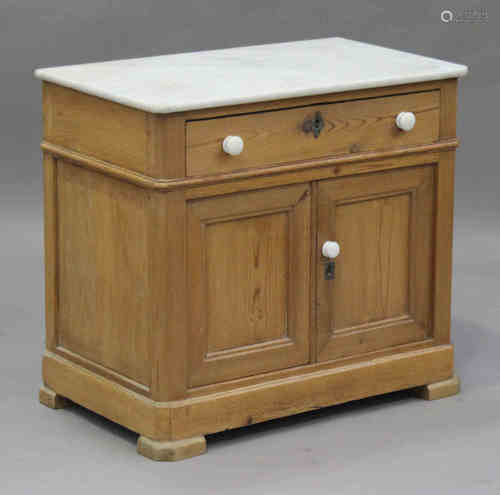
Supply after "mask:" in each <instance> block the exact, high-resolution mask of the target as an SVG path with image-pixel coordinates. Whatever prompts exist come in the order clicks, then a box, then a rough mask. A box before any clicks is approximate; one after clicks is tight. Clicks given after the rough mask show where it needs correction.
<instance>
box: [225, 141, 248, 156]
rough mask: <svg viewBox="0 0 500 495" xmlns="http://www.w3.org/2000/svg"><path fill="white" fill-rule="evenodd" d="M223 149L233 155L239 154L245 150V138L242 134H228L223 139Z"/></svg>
mask: <svg viewBox="0 0 500 495" xmlns="http://www.w3.org/2000/svg"><path fill="white" fill-rule="evenodd" d="M222 149H223V150H224V151H225V152H226V153H227V154H228V155H232V156H237V155H239V154H241V152H242V151H243V139H241V138H240V136H226V137H225V138H224V141H222Z"/></svg>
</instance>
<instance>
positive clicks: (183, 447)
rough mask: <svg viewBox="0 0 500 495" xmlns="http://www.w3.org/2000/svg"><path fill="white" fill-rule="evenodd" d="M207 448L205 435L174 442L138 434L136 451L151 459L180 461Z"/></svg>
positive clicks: (201, 452) (199, 453)
mask: <svg viewBox="0 0 500 495" xmlns="http://www.w3.org/2000/svg"><path fill="white" fill-rule="evenodd" d="M206 450H207V442H206V441H205V437H203V436H198V437H193V438H186V439H183V440H177V441H174V442H169V441H158V440H151V439H150V438H147V437H143V436H140V437H139V440H137V452H138V453H139V454H141V455H143V456H144V457H148V458H149V459H152V460H153V461H170V462H172V461H181V460H183V459H188V458H190V457H195V456H198V455H201V454H203V453H204V452H205V451H206Z"/></svg>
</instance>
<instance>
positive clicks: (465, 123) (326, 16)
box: [0, 0, 500, 494]
mask: <svg viewBox="0 0 500 495" xmlns="http://www.w3.org/2000/svg"><path fill="white" fill-rule="evenodd" d="M471 8H476V9H480V8H482V9H486V10H487V14H488V21H487V22H481V23H461V24H445V23H443V22H441V20H440V12H441V11H442V10H443V9H451V10H453V11H454V12H455V13H458V14H460V13H463V11H464V9H471ZM499 19H500V13H499V6H498V2H493V1H489V2H476V1H473V0H468V1H456V0H455V1H453V2H451V0H446V1H445V0H443V1H440V2H430V1H419V2H404V1H401V0H398V1H385V2H383V1H381V0H377V1H372V2H370V3H367V2H362V1H359V0H351V1H349V2H334V1H333V0H321V1H320V0H300V1H297V0H295V1H276V0H265V1H263V0H253V1H247V2H242V1H240V2H238V1H235V0H232V1H231V0H212V1H201V0H200V1H192V0H184V1H182V2H167V1H162V2H160V1H151V0H122V1H120V0H107V1H104V0H100V1H99V0H85V1H68V0H57V1H56V0H2V2H1V3H0V61H1V64H0V73H1V74H0V109H1V118H0V151H1V155H0V156H1V160H2V161H1V167H0V225H1V231H0V232H1V239H0V246H1V247H0V430H1V441H2V448H1V451H2V461H1V463H0V490H1V491H2V493H8V494H10V493H29V494H31V493H35V491H36V492H37V493H44V492H47V493H49V492H50V493H59V492H61V493H62V492H63V491H64V492H66V491H67V490H68V485H69V486H70V488H69V489H71V491H72V492H73V493H75V494H78V493H88V492H89V491H92V490H94V491H95V490H97V493H99V492H101V491H104V490H116V491H118V490H119V491H120V493H122V494H125V493H137V492H140V491H141V492H142V491H147V492H148V493H160V492H167V491H172V490H176V492H179V493H189V492H191V491H193V492H194V491H195V490H196V491H201V492H203V493H218V494H220V493H235V492H237V493H254V492H262V493H271V494H276V493H288V494H290V493H304V492H307V491H308V492H311V493H316V492H318V493H343V494H351V493H352V494H357V493H361V492H364V493H379V492H381V491H382V490H384V491H385V492H386V493H393V492H394V493H400V492H402V491H404V493H406V494H413V493H415V494H417V493H418V494H420V493H422V492H427V493H454V494H457V493H464V494H465V493H474V494H482V493H496V494H498V493H500V475H499V460H500V458H499V451H500V359H499V354H500V287H499V286H500V259H499V252H500V221H499V219H498V215H499V213H500V195H499V193H498V190H499V186H500V171H499V168H500V163H499V160H498V151H497V150H498V148H499V141H500V139H499V137H498V123H497V120H498V117H497V114H498V111H499V105H498V101H499V97H498V94H499V89H500V88H499V82H498V76H499V56H498V54H499V29H500V22H499ZM336 35H337V36H344V37H347V38H353V39H357V40H361V41H366V42H372V43H376V44H381V45H386V46H391V47H394V48H398V49H402V50H407V51H412V52H415V53H420V54H423V55H429V56H433V57H438V58H443V59H448V60H451V61H455V62H459V63H463V64H466V65H468V66H469V68H470V74H469V76H468V77H467V78H465V79H464V80H462V81H461V84H460V96H459V98H460V99H459V102H460V104H459V123H458V134H459V137H460V138H461V142H462V146H461V148H460V149H459V151H458V153H457V181H456V182H457V192H456V222H455V223H456V235H455V247H454V285H453V286H454V303H453V333H454V342H455V344H456V367H457V370H458V373H459V375H460V377H461V379H462V383H463V392H462V394H461V395H459V396H455V397H452V398H448V399H445V400H442V401H436V402H431V403H427V402H424V401H418V400H416V399H413V398H411V397H410V396H409V395H408V394H407V393H405V392H401V393H396V394H391V395H389V396H384V397H381V398H374V399H368V400H364V401H359V402H356V403H352V404H348V405H343V406H339V407H334V408H328V409H325V410H322V411H317V412H314V413H308V414H303V415H299V416H296V417H293V418H289V419H284V420H277V421H273V422H270V423H266V424H263V425H256V426H253V427H249V428H246V429H242V430H237V431H235V432H226V433H221V434H217V435H213V436H210V437H209V439H208V448H209V453H208V455H205V456H202V457H199V458H195V459H192V460H189V461H185V462H182V463H174V464H166V463H154V462H152V461H149V460H146V459H144V458H141V457H139V456H137V455H136V454H135V452H134V447H135V441H136V435H135V434H133V433H131V432H129V431H127V430H125V429H123V428H121V427H119V426H116V425H114V424H112V423H110V422H108V421H106V420H104V419H102V418H100V417H98V416H97V415H94V414H92V413H90V412H88V411H86V410H84V409H83V408H79V407H76V406H75V407H72V408H70V409H67V410H64V411H52V410H49V409H47V408H44V407H42V406H41V405H39V404H38V403H37V401H36V393H37V390H38V386H39V383H40V354H41V352H42V348H43V309H42V308H43V266H42V223H41V220H42V202H41V193H42V185H41V161H40V152H39V142H40V135H41V105H40V84H39V81H35V80H34V79H33V78H32V71H33V69H34V68H35V67H40V66H53V65H64V64H75V63H83V62H90V61H102V60H109V59H116V58H129V57H140V56H148V55H155V54H164V53H173V52H179V51H193V50H201V49H213V48H224V47H230V46H237V45H249V44H256V43H268V42H278V41H288V40H298V39H306V38H318V37H326V36H336ZM360 63H362V61H360ZM311 77H314V75H311ZM2 486H3V487H4V489H2Z"/></svg>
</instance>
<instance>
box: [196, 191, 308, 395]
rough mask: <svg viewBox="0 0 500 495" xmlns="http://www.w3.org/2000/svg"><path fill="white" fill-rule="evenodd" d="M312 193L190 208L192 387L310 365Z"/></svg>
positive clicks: (256, 195)
mask: <svg viewBox="0 0 500 495" xmlns="http://www.w3.org/2000/svg"><path fill="white" fill-rule="evenodd" d="M310 203H311V198H310V191H309V186H308V185H302V184H299V185H296V186H288V187H281V188H273V189H268V190H261V191H253V192H248V193H238V194H231V195H226V196H220V197H215V198H206V199H200V200H194V201H190V202H188V251H187V252H188V286H189V287H190V296H189V299H190V300H189V304H188V307H189V308H190V314H189V317H190V322H189V326H190V332H189V337H190V342H189V350H190V363H189V385H190V386H199V385H206V384H210V383H217V382H220V381H225V380H229V379H233V378H240V377H244V376H250V375H253V374H257V373H263V372H266V371H271V370H277V369H284V368H287V367H290V366H294V365H298V364H302V363H305V362H307V361H308V360H309V297H310V296H309V295H310V242H311V239H310V215H311V209H310Z"/></svg>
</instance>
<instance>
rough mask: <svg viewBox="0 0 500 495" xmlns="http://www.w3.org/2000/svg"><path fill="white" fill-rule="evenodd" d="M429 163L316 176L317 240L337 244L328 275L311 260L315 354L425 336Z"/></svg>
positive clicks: (333, 354) (327, 355) (341, 353)
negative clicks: (337, 251)
mask: <svg viewBox="0 0 500 495" xmlns="http://www.w3.org/2000/svg"><path fill="white" fill-rule="evenodd" d="M433 184H434V167H433V166H423V167H415V168H410V169H403V170H396V171H387V172H378V173H376V174H371V175H361V176H357V177H346V178H342V179H338V180H331V181H323V182H321V183H320V186H319V195H320V197H319V219H318V246H321V245H322V244H323V243H324V242H325V241H327V240H334V241H337V242H339V244H340V247H341V252H340V255H339V256H338V258H336V260H335V261H336V277H335V280H325V277H324V270H325V262H326V261H327V260H325V259H323V260H322V261H321V262H320V263H317V279H318V295H317V298H318V299H317V301H318V307H317V311H318V332H319V339H320V340H319V342H320V343H319V344H318V349H319V354H318V359H319V360H320V361H321V360H329V359H335V358H339V357H345V356H349V355H352V354H361V353H365V352H370V351H373V350H376V349H380V348H384V347H391V346H394V345H400V344H404V343H408V342H412V341H418V340H424V339H425V338H427V337H428V336H430V335H431V334H432V327H431V321H430V311H431V280H432V278H431V270H432V247H433V229H434V224H433V219H434V216H433V214H434V213H433V198H434V190H433V187H434V186H433Z"/></svg>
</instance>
